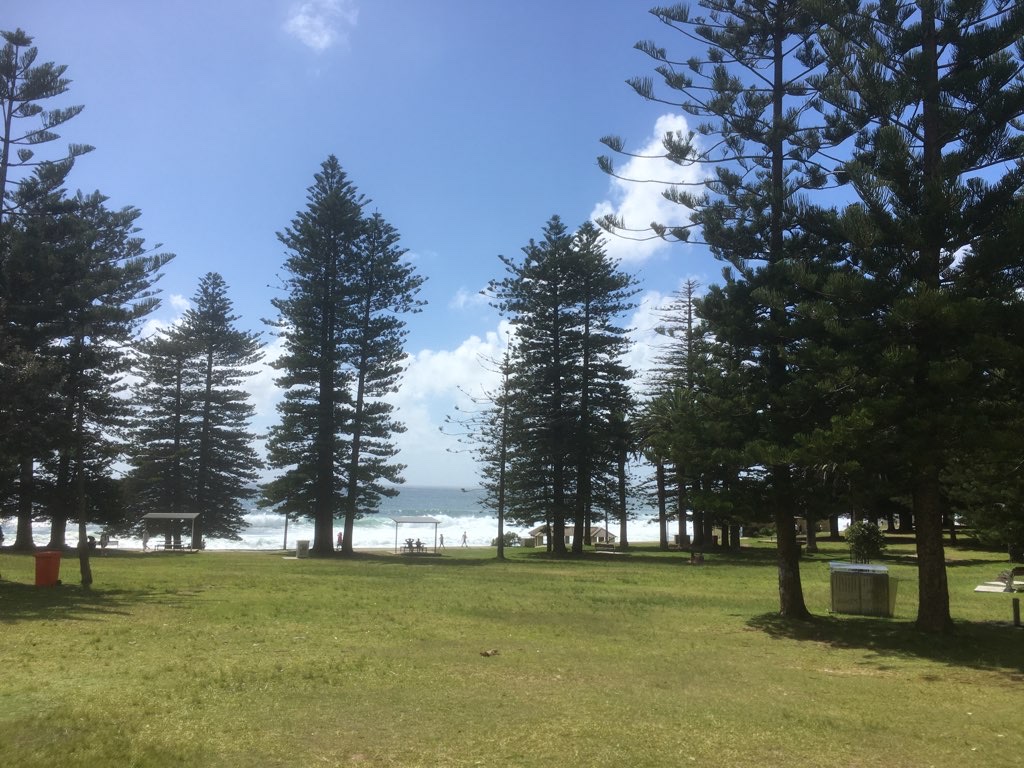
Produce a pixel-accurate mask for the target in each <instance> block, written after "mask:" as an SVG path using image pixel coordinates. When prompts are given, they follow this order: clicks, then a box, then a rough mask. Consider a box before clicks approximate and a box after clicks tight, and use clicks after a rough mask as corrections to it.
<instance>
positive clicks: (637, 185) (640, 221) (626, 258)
mask: <svg viewBox="0 0 1024 768" xmlns="http://www.w3.org/2000/svg"><path fill="white" fill-rule="evenodd" d="M688 130H689V129H688V127H687V124H686V118H685V117H684V116H682V115H677V114H676V115H662V116H661V117H659V118H658V120H657V122H656V123H655V124H654V133H653V134H652V135H651V137H650V138H649V139H648V140H647V142H646V144H645V145H644V146H643V147H641V148H640V149H638V150H629V151H631V152H632V153H633V154H636V155H641V157H632V158H628V159H627V160H626V162H623V163H622V164H621V165H618V164H617V165H616V168H615V172H616V174H617V175H618V176H621V177H623V178H614V177H613V178H611V183H610V185H609V199H607V200H602V201H601V202H599V203H598V204H597V205H596V206H594V210H593V212H592V213H591V214H590V215H591V218H593V219H599V218H601V217H602V216H607V215H609V214H612V215H614V216H616V217H618V218H620V219H622V220H623V222H624V223H625V226H626V227H629V228H631V229H643V228H646V227H648V226H649V225H650V224H651V222H657V223H658V224H663V225H665V226H680V225H686V224H689V221H690V211H689V209H686V208H683V207H682V206H680V205H678V204H676V203H673V202H670V201H668V200H666V199H665V198H664V197H663V196H662V192H663V191H664V190H665V189H667V188H668V187H669V186H671V184H668V183H665V182H673V183H675V184H692V183H697V182H699V181H700V180H701V179H702V178H703V177H704V172H703V171H702V170H701V169H700V168H699V167H696V166H689V167H684V166H680V165H676V164H675V163H673V162H670V161H668V160H665V159H663V158H660V157H658V156H660V155H664V154H665V148H664V146H663V145H662V140H663V139H664V137H665V134H667V133H670V132H674V131H681V132H682V133H683V134H685V133H687V132H688ZM612 159H613V160H614V159H616V158H614V157H613V158H612ZM627 179H633V180H635V181H628V180H627ZM634 236H635V237H644V235H642V234H638V235H634ZM607 240H608V243H607V249H606V250H607V252H608V255H610V256H612V257H613V258H616V259H619V260H620V261H621V262H622V263H632V264H638V263H641V262H643V261H646V260H647V259H649V258H651V257H652V256H653V255H654V254H655V253H657V252H658V251H660V250H662V249H665V248H667V247H668V243H666V242H665V241H664V240H661V239H660V238H653V239H647V240H642V241H637V240H631V239H627V237H617V236H615V235H611V236H609V237H608V238H607Z"/></svg>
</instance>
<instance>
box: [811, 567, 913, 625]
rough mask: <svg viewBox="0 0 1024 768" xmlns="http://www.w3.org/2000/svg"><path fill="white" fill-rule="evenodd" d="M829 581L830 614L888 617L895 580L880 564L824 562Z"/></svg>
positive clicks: (894, 594)
mask: <svg viewBox="0 0 1024 768" xmlns="http://www.w3.org/2000/svg"><path fill="white" fill-rule="evenodd" d="M828 567H829V573H830V577H831V582H832V613H852V614H858V615H861V616H892V615H893V612H894V611H895V609H896V586H897V584H898V582H897V581H896V579H894V578H892V577H891V576H890V575H889V569H888V568H886V567H885V566H884V565H867V564H862V563H839V562H830V563H829V564H828Z"/></svg>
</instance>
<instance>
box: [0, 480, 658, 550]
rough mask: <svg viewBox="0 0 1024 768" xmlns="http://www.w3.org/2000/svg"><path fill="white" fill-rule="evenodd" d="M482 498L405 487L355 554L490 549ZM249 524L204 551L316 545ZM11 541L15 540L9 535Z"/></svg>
mask: <svg viewBox="0 0 1024 768" xmlns="http://www.w3.org/2000/svg"><path fill="white" fill-rule="evenodd" d="M479 498H480V493H479V491H475V490H469V491H464V490H461V489H458V488H427V487H414V486H410V487H403V488H402V489H401V492H400V493H399V495H398V496H397V497H395V498H392V499H385V500H384V502H383V503H382V505H381V511H380V512H378V513H376V514H373V515H367V516H365V517H363V518H360V519H359V520H357V521H356V523H355V530H354V532H353V537H352V546H353V547H354V548H355V549H390V548H394V547H396V546H397V545H400V544H401V542H403V541H404V540H405V539H407V538H410V537H411V538H419V539H420V540H421V541H423V543H424V544H425V545H426V546H427V547H430V548H432V547H433V546H434V545H435V542H436V543H437V545H438V546H439V545H440V537H441V536H443V537H444V543H445V546H446V547H447V548H449V549H450V548H453V547H459V546H461V544H462V536H463V533H465V535H466V543H467V545H468V546H470V547H484V546H490V545H491V543H492V542H493V540H494V539H495V538H496V537H497V535H498V519H497V517H496V516H495V515H493V514H488V513H486V512H483V511H482V510H481V507H480V505H479V504H478V501H479ZM403 515H406V516H408V515H418V516H424V515H425V516H430V517H433V518H435V519H436V520H438V525H437V529H436V535H437V539H436V540H435V538H434V537H435V528H434V525H433V524H408V523H403V524H402V525H400V526H397V527H396V525H395V523H394V521H393V520H392V519H391V518H392V517H397V516H403ZM650 517H651V515H650V514H646V515H641V516H640V518H639V519H637V520H631V521H630V522H629V523H628V527H627V532H628V535H629V540H630V541H631V542H633V543H638V542H644V541H657V540H658V526H657V523H656V522H651V520H650ZM245 521H246V523H247V527H246V529H245V530H244V531H242V532H241V537H242V538H241V540H240V541H233V540H229V539H212V538H208V539H206V548H207V549H210V550H227V549H256V550H280V549H289V548H294V547H295V543H296V542H297V541H300V540H307V541H310V542H312V540H313V524H312V522H310V521H308V520H300V521H297V522H296V521H290V522H289V523H288V531H287V539H286V537H285V524H284V523H285V521H284V517H282V516H281V515H279V514H276V513H274V512H268V511H264V510H255V509H254V510H253V511H252V512H250V513H249V514H247V515H246V516H245ZM609 527H610V529H611V533H612V534H614V535H615V536H616V537H618V534H619V526H618V524H617V523H611V524H610V526H609ZM341 528H342V524H341V521H340V520H336V521H335V527H334V534H333V535H334V536H337V533H338V531H339V530H341ZM6 529H7V531H8V534H10V531H11V525H10V523H8V524H7V526H6ZM505 530H506V531H513V532H515V533H518V534H526V533H527V531H528V530H529V527H528V526H525V527H524V526H518V525H510V524H508V523H506V525H505ZM675 531H676V529H675V526H674V524H672V527H671V528H670V533H669V535H670V538H671V536H672V534H673V533H675ZM32 533H33V539H34V540H35V542H36V544H38V545H44V544H46V543H47V542H48V541H49V538H50V530H49V525H48V524H46V523H37V524H34V525H33V531H32ZM89 533H90V535H91V536H94V537H95V538H96V540H97V541H99V538H100V536H99V529H98V526H90V527H89ZM76 534H77V527H76V526H75V525H74V524H71V525H69V527H68V541H67V543H68V544H69V545H71V546H75V545H77V538H78V537H77V535H76ZM8 538H11V537H10V535H9V537H8ZM157 540H159V539H158V537H156V536H152V537H151V542H152V541H157ZM118 546H119V548H130V549H142V541H141V539H138V538H133V537H119V539H118Z"/></svg>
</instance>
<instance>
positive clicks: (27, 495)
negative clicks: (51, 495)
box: [14, 459, 36, 552]
mask: <svg viewBox="0 0 1024 768" xmlns="http://www.w3.org/2000/svg"><path fill="white" fill-rule="evenodd" d="M34 491H35V477H34V466H33V462H32V459H22V461H21V467H20V479H19V482H18V523H17V528H16V529H15V533H14V550H15V551H16V552H31V551H33V550H34V549H35V548H36V544H35V541H33V540H32V496H33V493H34Z"/></svg>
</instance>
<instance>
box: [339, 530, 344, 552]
mask: <svg viewBox="0 0 1024 768" xmlns="http://www.w3.org/2000/svg"><path fill="white" fill-rule="evenodd" d="M344 543H345V532H344V531H338V549H341V545H342V544H344Z"/></svg>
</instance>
